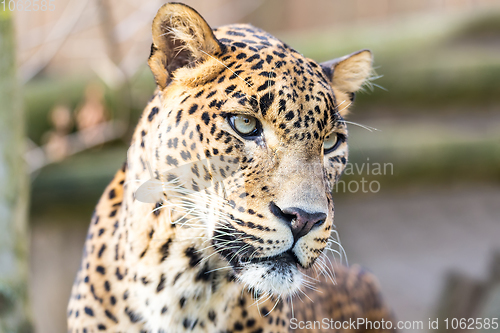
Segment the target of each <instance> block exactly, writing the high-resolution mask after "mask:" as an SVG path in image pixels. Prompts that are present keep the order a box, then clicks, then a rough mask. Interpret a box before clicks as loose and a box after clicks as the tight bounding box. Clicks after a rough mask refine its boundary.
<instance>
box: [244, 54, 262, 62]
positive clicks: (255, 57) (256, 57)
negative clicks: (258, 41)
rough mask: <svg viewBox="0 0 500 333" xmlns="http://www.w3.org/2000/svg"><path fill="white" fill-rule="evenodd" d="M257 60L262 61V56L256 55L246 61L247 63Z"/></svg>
mask: <svg viewBox="0 0 500 333" xmlns="http://www.w3.org/2000/svg"><path fill="white" fill-rule="evenodd" d="M257 59H260V55H258V54H254V55H253V56H251V57H250V58H248V59H247V60H246V61H247V62H252V61H254V60H257Z"/></svg>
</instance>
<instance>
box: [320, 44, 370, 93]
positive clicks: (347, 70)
mask: <svg viewBox="0 0 500 333" xmlns="http://www.w3.org/2000/svg"><path fill="white" fill-rule="evenodd" d="M372 63H373V57H372V53H371V51H370V50H360V51H357V52H354V53H351V54H349V55H346V56H344V57H341V58H337V59H333V60H330V61H326V62H323V63H321V68H322V69H323V73H325V75H326V76H327V77H328V79H329V80H330V83H331V85H332V86H333V87H334V88H336V89H337V90H339V91H340V92H342V93H345V94H347V96H348V97H349V99H351V101H353V100H354V94H355V92H356V91H358V90H359V89H360V88H361V87H362V86H363V84H364V83H365V81H366V80H367V79H368V78H369V77H370V74H371V72H372V70H373V69H372Z"/></svg>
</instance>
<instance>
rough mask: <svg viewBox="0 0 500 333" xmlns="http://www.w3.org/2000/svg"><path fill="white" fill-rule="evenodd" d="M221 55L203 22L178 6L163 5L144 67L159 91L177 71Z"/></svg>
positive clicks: (206, 25)
mask: <svg viewBox="0 0 500 333" xmlns="http://www.w3.org/2000/svg"><path fill="white" fill-rule="evenodd" d="M221 52H222V46H221V44H220V43H219V41H218V40H217V38H215V36H214V33H213V31H212V29H211V28H210V27H209V25H208V24H207V22H206V21H205V20H204V19H203V17H201V15H200V14H198V12H196V11H195V10H194V9H193V8H191V7H189V6H186V5H184V4H181V3H175V2H171V3H167V4H165V5H163V6H162V7H161V8H160V9H159V10H158V13H157V14H156V17H155V18H154V20H153V44H152V45H151V54H150V56H149V60H148V64H149V67H150V68H151V71H152V72H153V75H154V77H155V80H156V83H157V84H158V86H159V87H160V89H163V88H165V87H166V86H167V85H168V84H169V83H170V81H171V80H172V74H173V73H174V72H175V70H177V69H178V68H180V67H190V66H193V65H194V64H195V63H197V62H200V61H203V60H204V59H205V58H206V57H208V56H209V55H212V56H215V55H217V54H219V53H221Z"/></svg>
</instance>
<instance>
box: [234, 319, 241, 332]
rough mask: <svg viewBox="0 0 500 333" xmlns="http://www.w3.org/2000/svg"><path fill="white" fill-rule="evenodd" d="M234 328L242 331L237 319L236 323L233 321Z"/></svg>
mask: <svg viewBox="0 0 500 333" xmlns="http://www.w3.org/2000/svg"><path fill="white" fill-rule="evenodd" d="M234 330H235V331H243V325H242V324H241V323H240V322H239V321H237V322H236V323H234Z"/></svg>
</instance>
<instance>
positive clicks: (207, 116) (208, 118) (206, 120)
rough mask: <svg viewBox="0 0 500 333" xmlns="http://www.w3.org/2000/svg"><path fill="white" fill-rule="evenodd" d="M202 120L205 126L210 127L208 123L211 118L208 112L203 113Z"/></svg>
mask: <svg viewBox="0 0 500 333" xmlns="http://www.w3.org/2000/svg"><path fill="white" fill-rule="evenodd" d="M201 120H203V122H204V123H205V125H208V123H209V122H210V116H209V115H208V112H203V114H202V115H201Z"/></svg>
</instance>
